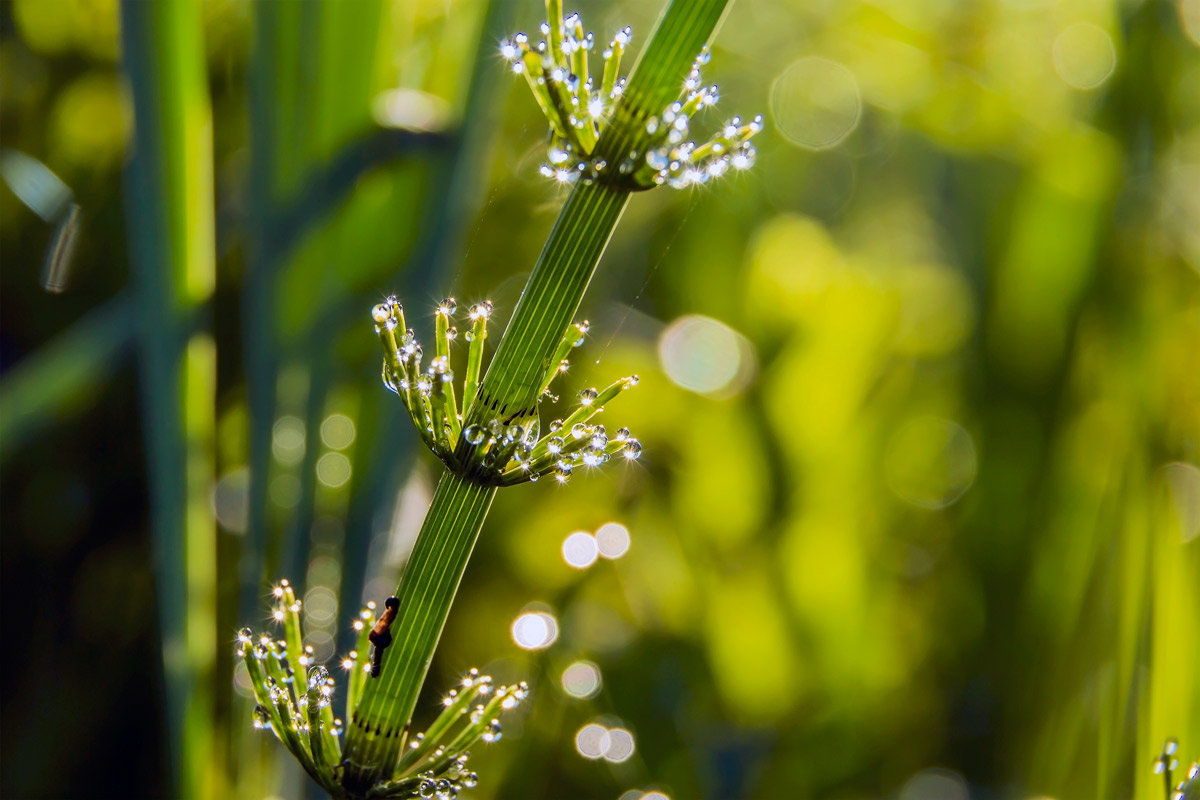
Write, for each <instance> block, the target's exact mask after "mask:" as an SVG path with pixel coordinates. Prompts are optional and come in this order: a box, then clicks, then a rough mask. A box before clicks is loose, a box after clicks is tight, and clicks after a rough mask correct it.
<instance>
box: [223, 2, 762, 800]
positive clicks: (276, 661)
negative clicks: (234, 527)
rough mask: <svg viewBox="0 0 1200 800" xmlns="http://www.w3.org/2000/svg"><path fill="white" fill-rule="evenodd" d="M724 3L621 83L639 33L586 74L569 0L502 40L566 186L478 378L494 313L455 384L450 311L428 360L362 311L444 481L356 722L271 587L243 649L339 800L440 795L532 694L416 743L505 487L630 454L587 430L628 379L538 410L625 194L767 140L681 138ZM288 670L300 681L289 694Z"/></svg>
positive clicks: (454, 787) (690, 13) (464, 690)
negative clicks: (435, 673)
mask: <svg viewBox="0 0 1200 800" xmlns="http://www.w3.org/2000/svg"><path fill="white" fill-rule="evenodd" d="M729 4H730V0H671V2H670V3H669V5H668V6H667V8H666V10H665V11H664V13H663V15H662V16H661V17H660V18H659V21H658V23H657V26H656V28H655V31H654V33H653V35H652V36H651V38H650V41H649V44H648V45H647V47H646V49H645V51H644V52H643V53H642V55H641V56H640V59H639V61H638V63H637V65H636V67H635V69H634V71H633V73H632V74H631V76H630V77H629V78H628V79H624V78H622V77H621V76H620V74H619V71H620V61H621V58H622V56H623V54H624V50H625V48H626V47H627V46H628V44H629V43H630V41H631V36H632V31H631V30H630V29H629V28H624V29H622V30H621V31H619V32H618V33H617V35H616V36H614V37H613V40H612V44H611V45H610V47H609V48H608V49H606V50H605V52H604V66H603V69H602V70H601V71H600V72H598V73H597V78H593V77H591V75H590V73H589V64H588V55H589V53H590V51H591V50H592V49H594V43H595V37H594V35H592V34H590V33H584V32H583V26H582V21H581V20H580V18H579V15H578V14H571V15H570V16H568V17H566V18H564V16H563V9H562V3H561V0H547V3H546V9H547V21H546V22H545V23H543V24H542V26H541V30H542V33H543V36H544V37H545V38H544V39H543V40H541V41H539V42H537V43H536V44H530V40H529V37H528V36H525V35H523V34H518V35H516V36H514V37H512V38H511V39H509V40H506V41H504V42H503V43H502V44H501V48H500V50H501V54H502V55H503V56H504V57H505V58H507V59H508V61H509V63H510V64H511V66H512V68H513V70H514V71H516V72H521V73H523V74H524V75H525V76H526V78H527V80H528V81H529V84H530V87H531V88H532V90H533V93H534V97H535V99H536V100H537V102H538V104H539V106H540V107H541V109H542V111H543V112H544V113H545V115H546V118H547V122H548V124H549V127H550V148H549V154H548V159H549V162H550V163H549V164H548V165H546V167H544V168H543V170H542V171H543V172H544V173H548V174H549V175H550V176H552V177H555V178H557V179H558V180H559V181H561V182H562V183H564V184H569V185H570V186H571V192H570V195H569V196H568V198H567V200H566V203H565V205H564V206H563V209H562V211H561V212H560V214H559V217H558V220H557V222H556V223H555V225H554V228H553V230H552V231H551V233H550V238H549V240H548V241H547V242H546V245H545V247H544V248H543V249H542V252H541V255H540V256H539V257H538V260H537V263H536V264H535V265H534V269H533V272H532V274H531V275H530V278H529V280H528V282H527V283H526V286H525V290H524V292H523V293H522V295H521V298H520V300H519V301H518V303H517V306H516V308H515V309H514V311H513V315H512V318H511V319H510V320H509V323H508V326H507V328H506V329H505V332H504V335H503V336H502V337H501V339H500V341H499V344H498V346H497V347H496V350H495V353H494V354H493V356H492V359H491V361H490V363H489V364H488V365H487V370H486V373H485V372H484V364H483V361H484V354H485V346H484V345H485V340H486V338H487V336H488V330H487V326H488V321H489V319H490V317H491V314H492V306H491V304H490V303H489V302H483V303H479V304H476V305H474V306H472V308H471V309H470V312H469V314H468V315H467V319H466V320H464V321H463V322H464V323H465V333H464V334H463V337H462V338H463V339H465V340H467V353H466V357H465V369H464V371H463V379H462V382H461V385H459V384H457V383H456V380H455V373H454V370H453V367H452V361H453V352H452V346H453V344H454V342H456V341H457V340H458V332H457V329H456V327H455V326H454V324H453V323H454V321H455V319H454V317H455V314H456V312H457V310H458V309H457V303H456V302H455V301H454V300H453V299H450V298H447V299H446V300H444V301H443V302H442V303H440V304H439V305H438V306H437V308H436V309H435V314H434V319H435V322H434V327H435V330H434V341H433V350H432V352H431V355H430V359H429V362H428V363H427V364H425V363H424V361H423V359H424V355H425V352H424V349H423V348H422V346H421V344H420V342H419V341H418V340H417V336H416V334H415V333H414V332H413V331H412V330H410V329H409V328H408V326H407V321H406V319H405V315H404V309H403V307H402V306H401V304H400V303H399V302H398V301H397V300H396V299H395V298H388V300H387V301H385V302H384V303H381V304H379V305H377V306H375V307H374V308H373V309H372V311H371V319H372V323H373V324H374V327H375V331H376V334H377V335H378V336H379V339H380V342H381V343H382V346H383V382H384V385H385V386H386V387H387V388H388V389H389V390H391V391H393V392H395V393H396V394H397V395H398V396H399V398H400V401H401V403H402V405H403V406H404V408H405V411H406V413H407V415H408V416H409V418H410V419H411V420H412V422H413V424H414V426H415V427H416V429H417V432H418V434H419V435H420V437H421V439H422V440H423V441H424V443H425V445H426V446H427V447H428V448H429V449H430V450H431V451H433V453H434V454H436V455H437V457H438V458H439V459H440V460H441V462H442V463H443V465H444V466H445V468H446V470H445V472H444V473H443V475H442V477H441V479H440V480H439V482H438V485H437V489H436V491H435V492H434V496H433V501H432V504H431V506H430V509H429V512H428V514H427V515H426V517H425V521H424V523H423V524H422V526H421V530H420V532H419V533H418V535H417V540H416V544H415V546H414V548H413V552H412V554H411V556H410V557H409V561H408V564H407V566H406V567H405V570H404V575H403V577H402V579H401V581H400V586H399V588H398V589H397V590H396V597H394V598H388V603H387V611H386V612H385V615H382V616H381V617H380V618H379V619H376V618H375V615H374V609H373V608H370V607H368V609H367V610H366V611H364V612H363V615H362V616H360V618H359V619H358V620H356V621H355V624H356V628H357V630H358V631H359V641H358V647H357V649H356V650H355V651H354V652H353V653H352V654H351V655H349V656H347V657H346V659H345V662H344V666H345V667H346V668H347V669H348V670H349V673H350V679H349V682H348V692H347V693H348V697H347V705H346V714H347V719H348V722H347V723H346V724H345V725H344V726H343V725H341V724H340V723H339V722H338V720H337V719H335V718H334V717H333V715H332V712H331V711H329V698H330V691H331V684H330V680H329V677H328V673H327V672H326V671H325V668H324V667H322V666H320V665H316V664H313V663H311V655H310V654H309V653H308V652H307V651H305V650H303V649H302V648H303V640H302V638H301V634H300V629H299V617H298V616H297V614H298V610H299V601H298V600H297V599H296V598H295V595H294V593H293V592H292V590H291V588H290V587H289V586H287V585H286V584H281V585H280V587H278V588H277V589H276V597H277V598H278V600H279V605H278V607H277V609H276V613H275V616H276V619H277V620H279V621H280V622H281V623H282V624H283V626H284V634H285V635H284V638H283V639H282V640H274V639H272V638H271V637H263V638H261V639H259V640H257V641H256V640H255V638H254V636H253V634H252V633H250V632H249V631H243V633H242V635H241V636H240V637H239V649H240V651H241V653H242V655H243V656H244V658H245V660H246V663H247V666H248V668H249V669H250V672H251V682H252V684H253V686H254V691H255V696H256V697H257V699H258V704H259V706H258V709H257V710H256V717H255V719H256V723H257V724H258V725H259V726H260V727H270V728H271V729H272V730H273V731H274V732H275V734H276V735H277V736H278V737H279V738H280V740H281V741H282V742H283V743H284V745H285V746H286V747H287V748H288V749H289V750H290V751H291V752H292V753H293V754H294V755H295V756H296V757H297V759H299V760H300V762H301V764H302V765H303V766H304V768H305V769H306V770H307V771H308V772H309V774H310V775H312V776H313V778H314V779H315V780H317V782H318V783H320V784H321V785H322V786H323V787H324V788H325V789H327V790H328V791H329V792H330V793H331V794H333V795H334V796H335V797H339V798H373V797H431V796H434V795H436V796H438V797H450V796H453V795H455V794H456V793H457V792H458V791H459V790H460V789H463V788H468V787H469V786H471V785H473V784H474V781H475V777H474V775H473V773H470V772H468V771H467V769H466V758H467V748H468V747H470V746H472V745H473V744H474V743H475V742H476V741H491V740H494V739H495V738H497V736H498V732H499V729H498V725H499V723H498V721H497V719H496V718H497V715H498V713H499V712H500V711H501V710H504V709H508V708H512V707H515V705H516V704H517V703H518V702H519V701H520V700H521V699H522V698H523V697H524V696H525V694H526V692H527V689H526V687H525V686H524V684H520V685H518V686H516V687H501V688H495V689H494V688H493V687H492V685H491V682H490V680H488V679H486V678H484V677H481V676H479V675H478V674H477V673H475V672H474V671H472V672H471V673H468V675H467V677H466V678H464V679H463V683H462V685H461V686H460V687H459V688H458V689H456V690H455V692H456V693H454V694H451V695H449V696H448V697H447V700H446V707H445V710H444V711H443V712H442V714H441V715H440V716H439V717H438V718H437V719H436V720H435V721H434V722H433V724H432V725H430V726H429V728H427V729H426V731H425V733H424V735H423V736H422V735H420V734H417V735H412V734H411V733H410V727H411V719H412V716H413V711H414V709H415V707H416V703H417V697H418V695H419V693H420V690H421V686H422V684H423V683H424V680H425V675H426V673H427V672H428V670H429V665H430V661H431V660H432V658H433V653H434V650H435V648H436V646H437V642H438V639H439V638H440V636H441V631H442V627H443V625H444V623H445V621H446V617H447V616H448V614H449V611H450V606H451V604H452V602H453V600H454V595H455V593H456V592H457V590H458V584H459V581H460V580H461V578H462V575H463V571H464V570H465V569H466V565H467V561H468V559H469V558H470V555H471V551H472V550H473V548H474V546H475V541H476V539H477V538H478V536H479V532H480V529H481V528H482V526H483V522H484V519H485V518H486V517H487V513H488V510H489V509H490V507H491V504H492V500H493V498H494V497H495V494H496V492H497V491H498V489H499V488H500V487H503V486H511V485H514V484H519V483H523V482H526V481H536V480H538V479H540V478H542V477H545V476H549V475H553V476H554V478H555V479H556V480H558V481H560V482H565V481H566V480H567V479H568V478H569V477H570V476H571V475H572V474H573V473H574V472H575V471H576V470H578V469H579V468H581V467H583V468H587V467H597V466H600V465H601V464H603V463H604V462H605V461H607V460H609V459H610V458H611V457H613V456H618V455H619V456H623V457H625V458H631V459H632V458H637V457H638V456H639V455H640V453H641V444H640V443H639V442H638V441H637V439H635V438H633V437H632V436H631V434H630V433H629V431H628V430H627V429H625V428H620V429H618V430H616V431H615V432H614V433H613V434H612V435H611V436H610V435H609V434H608V432H607V429H606V428H605V427H604V426H603V425H600V424H598V423H596V422H594V421H593V420H594V419H595V417H596V415H598V414H599V413H600V412H601V411H603V410H604V407H605V406H606V404H607V403H609V402H610V401H611V400H613V399H615V398H616V397H617V396H618V395H619V394H620V393H621V392H622V391H624V390H625V389H627V388H630V387H632V386H634V385H636V383H637V376H629V377H624V378H621V379H618V380H616V381H615V382H613V383H612V384H611V385H609V386H608V387H607V388H605V389H603V390H597V389H585V390H583V391H582V392H581V393H580V395H579V404H578V406H577V407H576V408H575V409H574V410H573V411H571V413H570V414H568V415H567V416H566V417H565V418H563V419H557V420H554V421H552V422H549V423H548V424H547V425H546V429H545V430H544V431H543V429H542V419H541V412H540V408H539V404H540V401H541V400H542V399H543V398H545V397H553V395H552V394H551V393H550V387H551V384H552V382H553V380H554V378H555V376H557V375H559V374H561V373H562V372H563V371H565V370H566V369H567V367H568V356H569V354H570V352H571V351H572V350H573V349H574V348H575V347H576V346H578V345H579V344H580V343H582V341H583V338H584V336H585V334H586V333H587V323H586V322H579V323H574V322H573V319H574V317H575V314H576V313H577V311H578V309H579V305H580V302H581V301H582V298H583V294H584V292H585V291H586V289H587V286H588V283H589V282H590V281H591V277H592V275H593V274H594V272H595V269H596V266H597V264H598V263H599V260H600V257H601V255H602V254H603V252H604V249H605V247H606V246H607V244H608V240H609V238H610V237H611V236H612V232H613V230H614V229H615V228H616V225H617V223H618V221H619V220H620V217H621V214H622V213H623V211H624V209H625V206H626V204H627V202H628V200H629V197H630V195H631V194H632V193H633V192H635V191H641V190H645V189H649V188H653V187H654V186H656V185H661V184H667V185H670V186H673V187H676V188H683V187H686V186H691V185H696V184H703V183H706V182H708V181H709V180H711V179H713V178H716V177H719V176H720V175H722V174H724V173H725V172H726V171H727V170H728V169H730V168H742V167H748V166H750V164H751V163H752V162H753V159H754V148H753V146H752V145H751V144H750V143H749V139H750V137H751V136H753V135H754V134H755V133H757V132H758V131H759V130H761V128H762V121H761V118H760V117H756V118H755V119H754V120H753V121H752V122H750V123H747V124H743V123H742V122H741V120H740V119H739V118H736V117H735V118H733V119H732V120H730V121H729V122H728V123H727V124H726V125H725V126H724V127H723V128H721V130H720V131H719V132H718V133H717V135H716V136H714V137H713V138H712V139H711V140H709V141H708V142H706V143H705V144H703V145H696V144H695V143H694V142H692V141H690V140H688V138H687V137H688V133H689V125H690V121H691V119H692V117H693V116H694V115H695V114H696V113H697V112H699V111H701V110H702V109H704V108H707V107H709V106H711V105H713V104H714V103H715V102H716V100H717V96H718V92H717V89H716V87H715V86H709V87H704V86H703V85H702V84H701V81H700V74H699V71H700V67H701V66H702V65H703V64H704V63H705V62H706V61H707V60H708V42H709V40H710V38H711V37H712V34H713V32H714V31H715V29H716V28H717V26H718V24H719V23H720V20H721V18H722V17H723V15H724V14H725V12H726V10H727V8H728V6H729ZM697 54H699V55H697ZM481 375H482V377H481ZM372 622H374V626H373V627H371V629H370V631H368V630H367V629H368V626H371V623H372ZM372 637H373V638H372ZM372 648H373V652H372V655H371V658H370V659H367V656H366V653H367V651H368V649H372ZM293 654H294V655H293ZM297 675H299V676H301V678H300V679H301V680H305V679H306V683H305V684H303V685H302V686H301V688H300V689H297V688H296V683H295V681H296V677H295V676H297ZM343 727H344V729H345V735H344V737H343V736H342V734H341V731H342V729H343Z"/></svg>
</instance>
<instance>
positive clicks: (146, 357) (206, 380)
mask: <svg viewBox="0 0 1200 800" xmlns="http://www.w3.org/2000/svg"><path fill="white" fill-rule="evenodd" d="M121 27H122V31H123V48H122V49H123V51H124V56H125V68H126V71H127V74H128V75H129V82H130V86H131V88H132V94H133V105H134V124H135V128H136V136H135V141H136V149H135V151H134V156H133V159H132V161H131V162H130V165H129V170H128V173H127V181H128V191H127V192H126V197H127V198H128V208H127V214H126V217H127V219H128V220H129V221H130V223H129V224H130V231H129V241H130V245H131V249H132V255H133V267H134V278H135V281H136V284H137V299H138V317H139V321H140V331H139V333H140V338H141V353H142V370H141V379H142V400H143V403H142V406H143V409H144V414H145V417H146V437H145V438H146V447H147V451H148V452H147V460H148V462H149V475H150V491H151V507H152V517H151V526H152V529H153V542H154V560H155V574H156V577H157V580H158V583H157V589H158V596H159V619H160V625H161V628H162V638H163V651H164V671H165V676H166V687H167V698H168V702H167V709H168V711H167V713H168V720H167V729H168V731H169V733H170V740H171V747H170V752H171V756H172V761H173V765H172V766H173V768H174V771H175V772H176V776H175V777H176V779H177V781H178V785H177V790H176V792H175V794H176V796H179V797H197V796H220V795H222V794H223V793H224V792H223V790H222V787H221V786H220V781H221V780H222V777H223V769H222V765H221V764H220V763H219V762H218V760H217V759H218V758H219V756H220V755H221V753H222V752H223V748H221V747H218V746H216V743H215V741H214V736H213V717H214V706H213V696H214V695H213V686H212V680H213V670H214V666H215V662H216V642H217V635H216V618H215V614H216V597H215V593H216V575H215V566H216V523H215V521H214V519H213V516H212V511H211V509H210V505H209V498H208V493H209V491H210V489H211V486H212V482H213V471H214V464H213V460H212V439H213V434H214V427H215V421H214V417H215V399H214V398H215V391H216V386H215V383H216V374H215V373H216V351H215V346H214V344H213V341H212V339H211V337H210V336H208V334H206V333H203V332H199V333H193V332H191V331H190V326H189V320H190V318H191V315H192V314H193V313H194V311H195V309H197V308H200V307H201V306H203V305H204V304H205V303H206V302H207V301H208V299H209V297H210V296H211V295H212V290H213V283H214V279H215V269H214V261H215V256H214V249H215V244H214V221H213V186H212V174H213V172H212V169H213V168H212V141H211V131H212V117H211V107H210V103H209V99H208V88H207V83H206V76H205V66H204V44H203V41H202V38H201V37H202V30H203V26H202V25H201V20H200V11H199V8H198V6H196V5H194V4H190V3H176V2H166V3H142V2H137V0H127V1H126V2H123V3H122V4H121Z"/></svg>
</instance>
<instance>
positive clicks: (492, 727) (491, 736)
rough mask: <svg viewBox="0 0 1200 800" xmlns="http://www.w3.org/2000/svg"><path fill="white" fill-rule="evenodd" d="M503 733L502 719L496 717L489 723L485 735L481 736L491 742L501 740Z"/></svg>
mask: <svg viewBox="0 0 1200 800" xmlns="http://www.w3.org/2000/svg"><path fill="white" fill-rule="evenodd" d="M501 735H502V734H501V730H500V720H498V719H494V720H492V721H491V722H489V723H488V726H487V730H485V731H484V732H483V736H481V737H480V738H481V739H483V740H484V741H485V742H489V743H490V742H498V741H500V736H501Z"/></svg>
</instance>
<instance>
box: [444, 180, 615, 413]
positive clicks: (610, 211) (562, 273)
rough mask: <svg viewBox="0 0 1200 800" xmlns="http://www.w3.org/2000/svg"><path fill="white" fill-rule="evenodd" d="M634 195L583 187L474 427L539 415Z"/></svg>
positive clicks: (516, 320) (496, 366) (521, 304)
mask: <svg viewBox="0 0 1200 800" xmlns="http://www.w3.org/2000/svg"><path fill="white" fill-rule="evenodd" d="M629 195H630V192H629V190H628V189H624V188H620V187H614V186H610V185H608V184H603V183H591V184H580V185H578V186H576V187H575V189H574V190H573V191H572V192H571V195H570V197H568V198H567V203H566V205H565V206H563V210H562V212H561V213H560V214H559V217H558V221H557V222H556V223H555V224H554V229H553V230H552V231H551V232H550V238H549V240H547V242H546V246H545V247H544V248H542V254H541V255H540V256H539V257H538V260H537V264H536V265H535V266H534V268H533V274H532V275H531V276H530V278H529V282H528V283H527V284H526V286H525V292H524V293H523V294H522V295H521V299H520V301H518V302H517V307H516V309H515V310H514V311H513V316H512V320H511V321H510V322H509V323H508V328H507V329H506V330H505V331H504V336H503V338H501V340H500V345H499V346H498V347H497V348H496V355H495V356H494V357H493V358H492V362H491V364H490V365H489V366H488V370H487V373H486V374H485V375H484V378H483V383H482V384H481V385H480V389H479V399H478V402H476V403H475V404H474V405H473V406H472V407H471V419H470V421H469V422H467V423H466V424H471V423H475V424H478V425H486V424H487V422H488V421H489V420H491V419H494V418H499V419H502V420H508V419H510V418H511V419H512V420H513V421H519V420H522V419H528V418H532V417H533V416H535V415H536V414H537V398H538V394H539V393H540V392H541V387H542V382H543V378H544V377H545V375H546V371H547V370H548V369H549V367H550V361H551V358H552V356H553V355H554V351H555V350H556V349H557V347H558V344H559V342H560V341H562V336H563V331H564V330H566V329H567V326H568V325H570V324H571V321H572V320H573V319H574V317H575V313H576V312H577V311H578V310H579V303H580V302H581V301H582V300H583V293H584V291H585V290H586V289H587V286H588V283H590V282H591V279H592V275H594V274H595V272H596V265H597V264H598V263H599V262H600V256H601V255H602V254H603V253H604V248H605V247H606V246H607V245H608V240H609V239H610V238H611V237H612V234H613V231H614V230H615V229H616V227H617V222H619V221H620V219H621V214H622V212H624V210H625V206H626V204H627V203H628V202H629Z"/></svg>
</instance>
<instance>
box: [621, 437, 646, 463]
mask: <svg viewBox="0 0 1200 800" xmlns="http://www.w3.org/2000/svg"><path fill="white" fill-rule="evenodd" d="M621 452H622V453H623V454H624V455H625V458H627V459H629V460H630V461H637V460H638V459H639V458H641V457H642V443H641V442H639V441H638V440H637V439H630V440H628V441H627V442H625V447H624V449H622V450H621Z"/></svg>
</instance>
